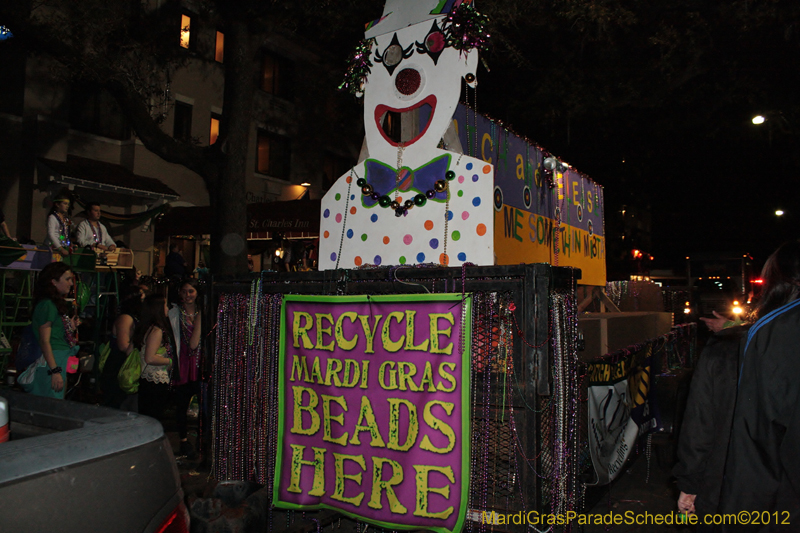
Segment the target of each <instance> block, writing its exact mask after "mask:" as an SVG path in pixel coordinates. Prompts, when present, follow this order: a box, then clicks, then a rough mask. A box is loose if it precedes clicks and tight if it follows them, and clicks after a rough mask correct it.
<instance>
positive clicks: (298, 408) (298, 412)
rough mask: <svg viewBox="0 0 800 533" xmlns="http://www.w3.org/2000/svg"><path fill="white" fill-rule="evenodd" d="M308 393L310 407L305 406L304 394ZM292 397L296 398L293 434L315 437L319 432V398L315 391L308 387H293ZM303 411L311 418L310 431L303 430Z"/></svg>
mask: <svg viewBox="0 0 800 533" xmlns="http://www.w3.org/2000/svg"><path fill="white" fill-rule="evenodd" d="M304 392H307V393H308V405H306V406H303V393H304ZM292 397H293V398H294V410H293V413H294V418H293V423H292V429H291V432H292V433H296V434H297V435H313V434H314V433H316V432H317V431H319V414H317V411H316V408H317V405H319V397H318V396H317V393H316V392H314V390H313V389H309V388H308V387H297V386H295V387H292ZM303 411H305V412H307V413H308V414H309V415H310V416H311V425H310V426H309V427H308V429H304V428H303Z"/></svg>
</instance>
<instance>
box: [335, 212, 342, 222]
mask: <svg viewBox="0 0 800 533" xmlns="http://www.w3.org/2000/svg"><path fill="white" fill-rule="evenodd" d="M341 221H342V214H341V213H336V222H341Z"/></svg>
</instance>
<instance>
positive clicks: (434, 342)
mask: <svg viewBox="0 0 800 533" xmlns="http://www.w3.org/2000/svg"><path fill="white" fill-rule="evenodd" d="M440 318H441V319H444V320H447V321H448V322H449V323H450V326H452V325H453V324H455V320H454V319H453V313H431V314H430V319H431V350H430V353H441V354H445V355H450V354H451V353H453V343H452V342H451V343H449V344H448V345H447V346H445V347H444V348H439V335H446V336H448V337H449V336H450V334H451V333H452V331H453V328H452V327H448V328H446V329H439V319H440Z"/></svg>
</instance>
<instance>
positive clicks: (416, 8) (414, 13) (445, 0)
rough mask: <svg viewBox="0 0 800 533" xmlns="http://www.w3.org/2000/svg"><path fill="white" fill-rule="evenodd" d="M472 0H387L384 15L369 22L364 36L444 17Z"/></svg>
mask: <svg viewBox="0 0 800 533" xmlns="http://www.w3.org/2000/svg"><path fill="white" fill-rule="evenodd" d="M462 3H463V4H471V3H472V0H412V1H409V0H386V4H384V6H383V16H381V18H379V19H376V20H373V21H372V22H370V23H368V24H367V25H366V28H365V30H366V31H365V32H364V36H365V37H366V38H367V39H370V38H372V37H377V36H378V35H384V34H386V33H391V32H393V31H397V30H400V29H402V28H406V27H408V26H413V25H414V24H419V23H420V22H426V21H430V20H433V19H435V18H437V17H443V16H444V15H447V14H448V13H450V11H452V10H453V9H455V8H457V7H458V6H460V5H461V4H462Z"/></svg>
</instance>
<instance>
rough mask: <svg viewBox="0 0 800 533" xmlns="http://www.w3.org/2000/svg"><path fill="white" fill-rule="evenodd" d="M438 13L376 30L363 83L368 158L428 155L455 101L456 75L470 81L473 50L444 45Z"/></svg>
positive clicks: (408, 160)
mask: <svg viewBox="0 0 800 533" xmlns="http://www.w3.org/2000/svg"><path fill="white" fill-rule="evenodd" d="M443 19H444V17H439V18H436V19H433V20H432V21H425V22H421V23H418V24H414V25H412V26H408V27H405V28H402V29H399V30H397V31H393V32H390V33H386V34H383V35H379V36H377V37H376V38H375V44H374V45H373V47H372V63H373V66H372V70H371V72H370V74H369V76H368V77H367V80H366V83H365V85H364V125H365V130H366V142H367V149H368V151H369V157H370V158H374V159H378V160H380V161H386V162H394V161H395V160H396V159H397V158H398V152H399V151H402V158H403V164H404V165H418V164H421V163H422V162H424V161H427V160H428V159H430V158H431V154H432V151H433V150H435V149H436V147H437V145H438V144H439V141H440V140H441V139H442V136H443V135H444V134H445V132H446V131H447V128H448V126H449V125H450V122H451V120H452V118H453V113H454V111H455V109H456V106H457V105H458V98H459V95H460V93H461V91H460V88H461V79H462V78H463V77H465V76H467V75H468V74H471V76H470V77H469V78H470V80H472V81H471V82H472V83H474V74H475V70H476V67H477V62H478V52H477V50H471V51H469V52H461V51H459V50H456V49H454V48H452V47H448V46H445V39H444V35H443V33H442V30H441V24H442V21H443Z"/></svg>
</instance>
